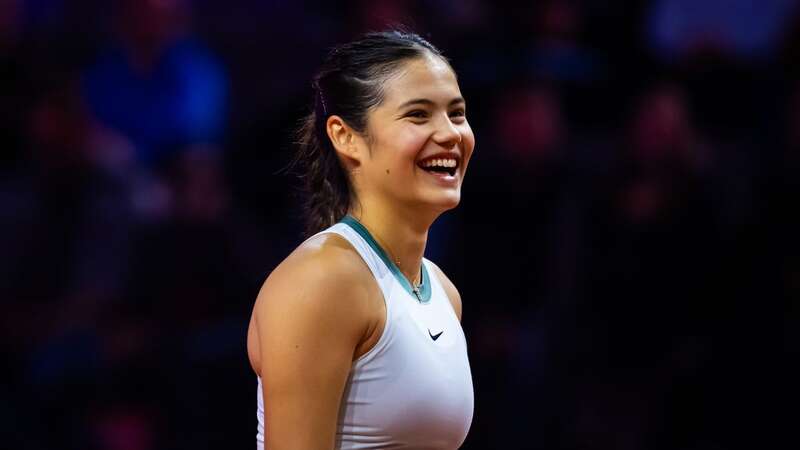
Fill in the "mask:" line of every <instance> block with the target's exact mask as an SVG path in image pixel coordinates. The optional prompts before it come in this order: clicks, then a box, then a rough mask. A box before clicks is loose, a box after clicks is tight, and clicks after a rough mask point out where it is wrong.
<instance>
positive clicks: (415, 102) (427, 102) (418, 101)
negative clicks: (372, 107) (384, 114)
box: [397, 97, 466, 109]
mask: <svg viewBox="0 0 800 450" xmlns="http://www.w3.org/2000/svg"><path fill="white" fill-rule="evenodd" d="M459 103H466V102H465V101H464V97H456V98H454V99H452V100H450V103H448V104H447V106H448V107H450V106H453V105H457V104H459ZM435 104H436V102H434V101H433V100H430V99H427V98H415V99H413V100H409V101H407V102H405V103H403V104H402V105H400V106H398V107H397V109H403V108H406V107H408V106H411V105H427V106H431V105H435Z"/></svg>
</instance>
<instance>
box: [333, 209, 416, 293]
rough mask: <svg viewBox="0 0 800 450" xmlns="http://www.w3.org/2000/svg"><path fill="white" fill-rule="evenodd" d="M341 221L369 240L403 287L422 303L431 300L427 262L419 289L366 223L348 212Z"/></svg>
mask: <svg viewBox="0 0 800 450" xmlns="http://www.w3.org/2000/svg"><path fill="white" fill-rule="evenodd" d="M341 223H344V224H346V225H348V226H349V227H350V228H352V229H353V230H355V232H356V233H358V234H359V235H360V236H361V237H362V238H364V240H365V241H367V243H368V244H369V246H370V247H372V249H373V250H374V251H375V253H377V254H378V256H380V258H381V259H382V260H383V262H384V264H386V267H388V268H389V270H391V271H392V274H394V277H395V278H396V279H397V281H398V282H399V283H400V285H401V286H403V288H404V289H405V290H406V292H408V294H409V295H411V296H412V297H414V298H415V299H417V301H419V302H420V303H427V302H429V301H430V300H431V283H430V277H429V276H428V270H427V269H426V268H425V264H422V267H421V268H420V286H419V288H418V289H417V290H415V289H414V288H413V287H412V286H411V282H410V281H408V278H406V276H405V275H403V272H401V271H400V268H399V267H397V264H395V262H394V261H392V260H391V258H389V256H388V255H387V254H386V251H385V250H384V249H383V247H381V246H380V244H378V242H377V241H376V240H375V238H374V237H372V234H370V232H369V230H367V228H366V227H365V226H364V225H362V224H361V222H359V221H358V220H356V218H355V217H353V216H351V215H349V214H348V215H346V216H344V217H343V218H342V220H341Z"/></svg>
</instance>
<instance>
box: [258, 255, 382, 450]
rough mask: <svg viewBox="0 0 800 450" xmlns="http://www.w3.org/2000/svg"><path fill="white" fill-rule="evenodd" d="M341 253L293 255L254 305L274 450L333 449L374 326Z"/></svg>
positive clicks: (268, 434) (362, 291)
mask: <svg viewBox="0 0 800 450" xmlns="http://www.w3.org/2000/svg"><path fill="white" fill-rule="evenodd" d="M338 250H339V251H341V249H338ZM336 251H337V249H333V250H328V251H321V252H318V253H317V254H314V255H311V256H308V257H305V256H302V257H296V258H294V259H292V258H291V257H290V258H289V259H287V261H285V262H284V263H283V264H281V266H279V267H278V268H277V269H276V270H275V272H273V274H272V275H270V277H269V278H268V279H267V281H266V282H265V283H264V286H263V288H262V290H261V292H260V293H259V295H258V299H257V300H256V306H255V309H254V315H255V321H256V329H257V334H258V343H259V353H260V370H261V378H262V385H263V396H264V425H265V433H264V439H265V445H266V448H269V449H270V450H281V449H289V448H291V449H301V450H302V449H315V450H316V449H325V448H327V449H331V448H333V446H334V440H335V434H336V423H337V419H338V413H339V405H340V402H341V397H342V393H343V391H344V386H345V383H346V380H347V376H348V374H349V372H350V367H351V364H352V360H353V353H354V351H355V348H356V347H357V345H358V343H359V341H360V340H361V339H362V337H363V336H364V333H365V328H366V327H367V324H368V322H367V319H366V318H367V315H366V308H365V305H366V301H365V300H366V296H367V295H368V294H367V289H366V287H365V286H364V283H362V282H358V281H359V280H360V279H359V278H358V274H359V273H360V272H359V271H358V269H357V268H354V267H352V265H351V263H349V262H348V261H347V258H343V257H342V255H341V254H338V255H337V254H336ZM354 269H355V270H354Z"/></svg>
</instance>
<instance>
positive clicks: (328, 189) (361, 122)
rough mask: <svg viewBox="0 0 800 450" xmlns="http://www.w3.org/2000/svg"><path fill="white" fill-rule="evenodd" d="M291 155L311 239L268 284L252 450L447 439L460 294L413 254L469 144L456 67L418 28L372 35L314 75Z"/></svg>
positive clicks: (252, 341)
mask: <svg viewBox="0 0 800 450" xmlns="http://www.w3.org/2000/svg"><path fill="white" fill-rule="evenodd" d="M314 88H315V90H316V101H315V107H314V110H313V112H312V113H311V114H310V115H309V116H308V117H307V119H306V121H305V123H304V126H303V127H302V129H301V139H300V153H299V155H300V156H299V162H301V163H302V165H303V166H304V168H305V170H306V173H305V180H306V182H307V188H308V191H309V199H308V204H307V211H308V214H309V224H310V225H309V234H314V233H316V234H314V235H313V236H312V237H311V238H309V239H308V240H306V241H305V242H304V243H302V244H301V245H300V246H299V247H298V248H297V249H296V250H295V251H294V252H293V253H292V254H291V255H289V256H288V257H287V258H286V259H285V260H284V261H283V262H282V263H281V264H280V265H279V266H278V267H277V268H276V269H275V270H274V271H273V272H272V273H271V274H270V276H269V277H268V278H267V280H266V282H265V283H264V286H263V287H262V289H261V292H260V293H259V295H258V298H257V300H256V303H255V307H254V310H253V315H252V319H251V323H250V329H249V331H248V353H249V357H250V361H251V364H252V366H253V369H254V370H255V372H256V374H257V375H258V377H259V378H258V380H259V392H258V399H259V411H258V416H259V417H258V418H259V432H258V446H259V449H261V448H263V447H264V446H265V447H266V448H267V449H268V450H281V449H293V450H302V449H309V450H310V449H313V450H319V449H332V448H337V449H362V448H370V449H373V448H374V449H378V448H381V449H385V448H398V449H399V448H409V449H411V448H413V449H454V448H457V447H458V446H460V445H461V443H462V442H463V441H464V439H465V437H466V434H467V431H468V429H469V426H470V422H471V420H472V409H473V391H472V377H471V374H470V368H469V361H468V359H467V352H466V341H465V339H464V335H463V332H462V330H461V325H460V318H461V299H460V296H459V293H458V291H457V290H456V288H455V287H454V286H453V284H452V283H451V282H450V281H449V280H448V279H447V277H446V276H445V275H444V273H442V271H441V270H440V269H439V268H438V267H436V266H435V265H434V264H433V263H431V262H430V261H428V260H427V259H424V258H423V253H424V250H425V244H426V240H427V235H428V229H429V228H430V226H431V224H432V223H433V221H434V220H435V219H436V218H437V217H438V216H439V215H440V214H441V213H443V212H444V211H446V210H448V209H451V208H453V207H455V206H456V205H457V204H458V203H459V200H460V193H461V182H462V180H463V178H464V173H465V171H466V168H467V163H468V162H469V159H470V156H471V155H472V150H473V148H474V146H475V138H474V136H473V134H472V130H471V129H470V126H469V124H468V123H467V119H466V116H465V102H464V99H463V97H462V96H461V92H460V90H459V87H458V82H457V80H456V75H455V73H454V72H453V69H452V68H451V67H450V65H449V63H448V62H447V60H446V59H445V58H444V57H443V56H442V54H441V53H440V52H439V51H438V50H437V49H436V48H435V47H433V46H432V45H431V44H430V43H428V42H427V41H425V40H424V39H422V38H421V37H419V36H417V35H415V34H406V33H401V32H396V31H392V32H383V33H370V34H367V35H365V36H364V37H363V38H361V39H359V40H357V41H355V42H352V43H349V44H345V45H342V46H339V47H337V48H335V49H333V50H332V51H331V53H330V54H329V55H328V58H327V59H326V62H325V63H324V65H323V67H322V69H321V70H320V72H319V73H318V75H317V76H316V77H315V82H314Z"/></svg>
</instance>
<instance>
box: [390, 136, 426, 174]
mask: <svg viewBox="0 0 800 450" xmlns="http://www.w3.org/2000/svg"><path fill="white" fill-rule="evenodd" d="M428 137H429V136H428V134H427V133H424V132H423V131H422V130H420V129H413V128H411V129H406V130H404V131H403V132H400V133H394V134H393V135H391V136H387V139H386V140H385V141H384V142H383V145H382V146H381V150H382V151H383V152H384V153H383V155H382V156H383V158H382V159H383V161H384V163H385V164H386V165H387V167H388V166H394V167H398V168H399V167H411V165H416V160H417V157H418V156H419V153H420V152H421V151H422V149H423V148H424V147H425V144H426V143H427V141H428Z"/></svg>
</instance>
